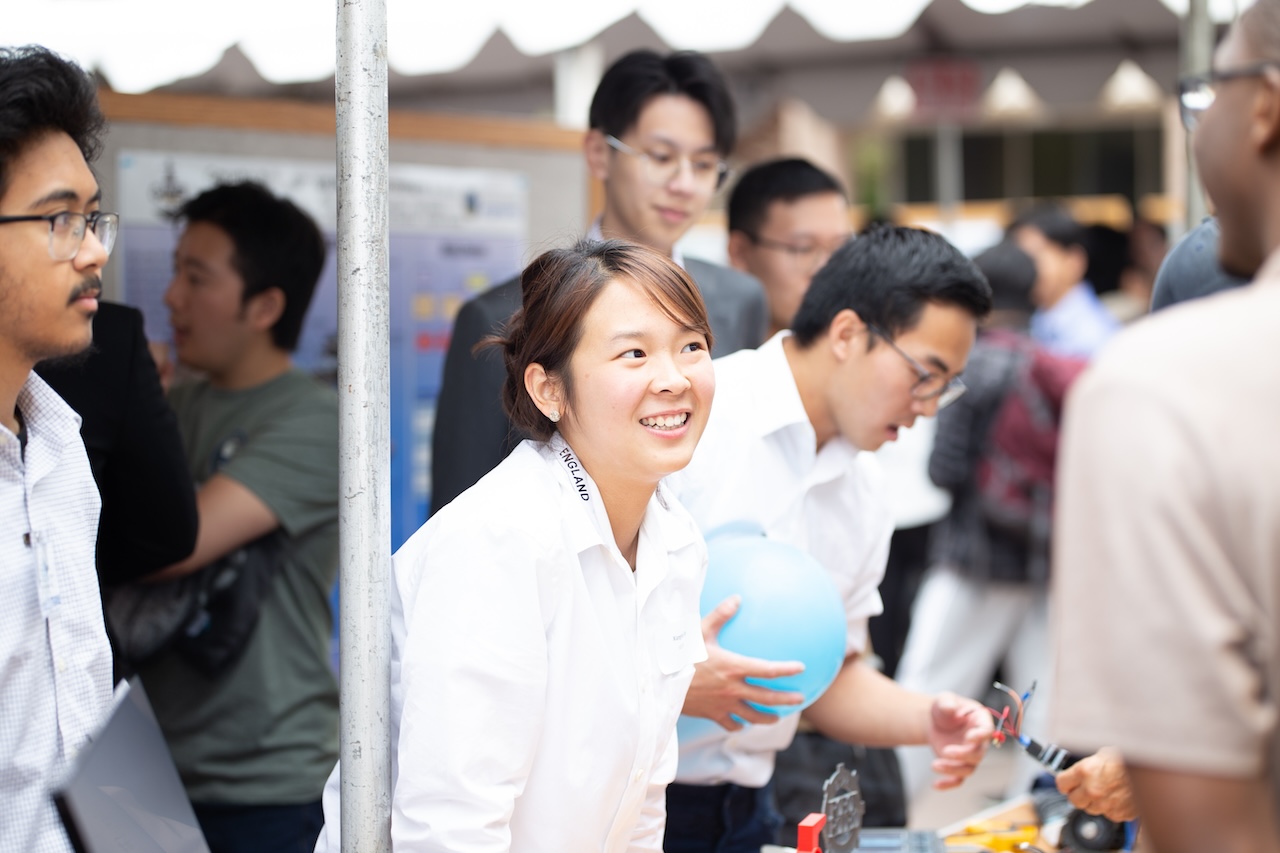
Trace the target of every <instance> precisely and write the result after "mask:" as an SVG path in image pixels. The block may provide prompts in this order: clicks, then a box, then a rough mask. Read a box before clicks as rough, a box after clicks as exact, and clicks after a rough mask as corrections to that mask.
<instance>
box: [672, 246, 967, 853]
mask: <svg viewBox="0 0 1280 853" xmlns="http://www.w3.org/2000/svg"><path fill="white" fill-rule="evenodd" d="M990 307H991V290H990V288H989V287H988V286H987V282H986V280H985V279H984V278H983V276H982V274H981V273H980V272H979V271H978V269H977V268H976V267H975V266H974V265H973V263H972V262H971V261H969V260H968V259H966V258H965V257H964V255H962V254H961V253H960V252H959V251H958V250H956V249H955V248H954V247H953V246H951V245H950V244H948V243H947V242H946V240H944V239H943V238H942V237H939V236H938V235H936V234H932V233H929V232H926V231H922V230H918V229H912V228H898V227H888V226H884V227H878V228H874V229H872V230H870V231H868V232H867V233H866V234H864V235H862V236H860V237H859V238H858V239H856V240H853V241H850V242H848V243H846V244H845V245H843V246H842V247H841V248H840V249H838V250H837V251H836V252H835V254H834V255H832V257H831V259H830V260H829V261H828V262H827V264H826V265H825V266H824V267H823V268H822V269H821V270H819V271H818V273H817V274H816V275H815V276H814V277H813V281H812V283H811V285H810V287H809V290H808V292H807V293H806V294H805V296H804V299H803V300H802V302H801V304H800V307H799V310H798V311H797V313H796V315H795V318H794V319H793V321H792V324H791V329H790V331H784V332H780V333H779V334H777V335H775V336H774V337H772V338H770V339H769V341H767V342H766V343H765V344H764V345H762V346H761V347H760V348H759V349H756V350H743V351H742V352H739V353H735V354H733V355H729V356H726V357H724V358H720V359H717V360H716V362H715V367H716V405H715V408H714V409H713V411H712V413H711V420H710V422H709V423H708V424H707V429H706V432H705V433H704V434H703V437H702V440H701V441H700V442H699V444H698V449H697V450H696V451H695V453H694V457H693V461H692V462H691V463H690V464H689V466H688V468H686V469H685V470H684V471H680V472H677V473H676V474H674V475H672V477H671V478H669V482H670V484H671V486H672V488H673V490H674V491H675V493H676V494H677V495H678V496H679V498H680V500H681V502H682V503H683V504H684V505H685V507H686V508H688V510H689V511H690V513H692V515H693V517H694V519H695V520H696V521H697V522H698V524H699V526H700V527H701V528H702V529H703V530H704V531H713V530H715V529H717V528H719V527H723V526H725V525H729V524H734V523H748V524H752V525H755V526H758V527H759V528H761V529H763V530H764V531H765V533H766V535H767V536H769V537H770V538H773V539H778V540H781V541H784V542H787V543H789V544H792V545H795V546H797V547H799V548H801V549H803V550H805V551H806V552H808V553H809V554H810V555H812V556H813V557H814V558H815V559H816V560H817V561H818V562H819V563H821V564H822V565H823V566H824V567H825V568H826V569H827V570H828V572H829V573H830V575H831V577H832V579H833V580H834V581H835V585H836V587H837V589H838V590H839V591H840V595H841V603H842V606H843V607H844V610H845V616H846V620H847V622H848V632H847V640H846V644H845V655H846V659H845V663H844V666H843V667H842V669H841V671H840V674H839V675H838V676H837V677H836V680H835V682H834V683H833V684H832V685H831V687H830V688H829V689H828V690H827V692H826V693H825V694H824V695H823V696H822V697H821V698H819V699H818V700H817V701H816V702H815V703H814V704H813V705H811V706H810V707H809V708H807V709H806V710H805V711H804V713H803V715H804V717H805V718H806V719H807V720H808V721H809V722H810V723H812V724H813V726H814V728H816V729H817V730H818V731H819V732H820V733H822V734H824V735H826V736H827V737H830V738H833V739H835V740H839V741H842V742H844V743H852V744H863V745H868V746H893V745H898V744H928V745H930V746H932V747H933V749H934V752H935V754H936V756H937V758H936V760H935V761H934V762H933V769H934V770H935V771H936V772H937V773H938V774H939V778H938V780H937V782H936V783H935V784H936V785H937V786H938V787H951V786H954V785H958V784H960V783H961V782H962V781H963V780H964V779H965V778H966V777H967V776H968V775H969V774H970V773H971V772H972V771H973V768H974V766H975V765H976V764H977V762H978V761H979V759H980V758H981V757H982V754H983V752H984V749H985V744H986V741H987V739H988V738H989V737H990V734H991V731H992V723H991V715H990V713H989V712H988V711H987V710H986V709H984V708H983V707H982V706H981V705H980V704H978V703H977V702H974V701H972V700H969V699H963V698H960V697H958V696H954V695H951V694H940V695H937V696H929V695H925V694H920V693H912V692H909V691H906V690H903V689H902V688H900V687H899V686H898V685H896V684H895V683H894V682H893V681H891V680H889V679H888V678H886V677H885V676H884V675H882V674H881V673H879V672H878V671H876V670H875V669H873V668H871V667H870V666H867V665H866V664H865V663H863V662H862V660H861V658H862V655H863V653H864V652H865V651H866V638H867V620H868V619H869V618H870V617H871V616H874V615H875V614H877V613H879V612H880V597H879V595H878V593H877V588H878V586H879V584H880V580H881V577H882V576H883V574H884V567H885V561H886V559H887V557H888V550H889V539H890V536H891V535H892V533H893V517H892V514H891V510H890V508H889V506H888V495H887V491H886V484H885V481H884V477H883V475H882V472H881V470H880V468H879V466H878V462H877V459H876V457H875V455H874V453H873V452H872V451H875V450H876V449H877V448H879V447H880V446H881V445H883V444H884V443H885V442H887V441H893V440H894V439H895V438H896V437H897V435H898V432H899V430H901V429H903V428H906V427H909V426H910V425H911V424H912V423H913V422H914V421H915V420H916V418H917V417H921V416H924V417H931V416H933V415H934V414H935V413H936V412H937V411H938V409H939V408H941V407H943V406H946V405H948V404H949V403H951V402H952V401H954V400H955V399H957V398H958V397H959V396H960V394H962V393H963V391H964V385H963V383H961V381H960V378H959V374H960V372H961V371H962V370H963V369H964V366H965V363H966V361H967V359H968V355H969V350H970V348H971V347H972V346H973V342H974V338H975V336H976V333H977V324H978V320H979V319H980V318H981V317H983V316H985V315H986V313H987V312H988V311H989V310H990ZM744 606H745V605H744ZM736 607H737V603H736V602H734V601H733V599H730V600H729V601H727V602H725V603H723V604H721V605H720V606H719V607H718V608H716V609H715V610H714V611H712V613H711V614H710V615H709V616H708V617H707V619H706V620H705V621H704V639H705V640H706V643H707V646H708V649H707V653H708V660H707V662H706V663H703V664H699V665H698V667H697V670H696V673H695V676H694V680H693V684H692V686H691V687H690V690H689V695H688V697H687V698H686V700H685V705H684V712H685V713H686V714H690V715H693V716H700V717H706V718H709V719H712V720H715V721H716V722H717V723H719V726H706V727H696V728H695V729H693V731H692V732H689V733H687V735H686V736H682V738H681V741H680V764H679V770H678V771H677V774H676V784H674V785H672V786H670V787H669V788H668V790H667V835H666V842H665V843H664V849H665V850H666V851H667V853H710V851H715V853H745V851H756V850H759V849H760V846H761V845H762V844H770V843H775V836H774V833H775V831H776V829H777V828H778V826H779V824H780V822H781V821H780V819H779V817H778V815H777V814H776V812H775V810H774V807H773V803H772V794H771V790H770V780H771V777H772V775H773V769H774V757H775V755H776V754H777V753H778V752H779V751H781V750H783V749H785V748H786V747H787V745H788V744H789V743H790V742H791V739H792V737H793V735H794V734H795V731H796V728H797V725H798V719H797V716H796V715H787V716H784V717H781V718H778V717H775V716H773V715H770V714H765V713H763V712H761V711H759V710H757V709H756V708H755V707H754V706H752V705H750V704H747V703H748V702H753V703H759V704H762V705H794V704H798V703H799V702H800V701H801V699H802V697H801V696H800V695H799V694H794V693H780V692H777V691H773V690H769V689H767V688H765V687H759V686H755V685H747V687H748V688H749V689H748V690H747V691H744V692H742V693H738V692H731V688H732V690H733V691H736V690H737V687H738V684H737V682H736V679H734V678H732V677H731V676H730V675H727V674H726V673H727V672H728V670H727V668H726V661H729V662H732V661H733V660H734V659H737V656H736V655H733V654H732V653H731V652H729V651H727V650H725V649H721V648H719V646H718V644H717V643H716V636H717V634H718V631H719V627H720V626H721V625H723V624H724V623H725V622H726V621H727V620H728V619H729V618H730V617H731V616H732V615H733V613H734V612H735V611H736ZM739 660H744V659H739ZM745 660H749V659H745ZM776 663H777V665H778V666H779V668H780V669H784V668H785V670H786V673H793V672H796V671H798V666H797V665H795V664H794V663H788V662H776ZM743 722H746V723H751V724H752V725H751V726H750V727H747V728H744V727H743V725H742V723H743Z"/></svg>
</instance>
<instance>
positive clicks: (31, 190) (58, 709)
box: [0, 48, 117, 853]
mask: <svg viewBox="0 0 1280 853" xmlns="http://www.w3.org/2000/svg"><path fill="white" fill-rule="evenodd" d="M102 126H103V119H102V115H101V113H100V112H99V111H98V105H97V95H96V91H95V88H94V85H93V82H92V80H91V79H90V78H89V77H88V76H87V75H86V74H85V73H84V72H83V71H81V70H80V69H79V68H77V67H76V66H74V65H72V64H71V63H69V62H66V61H65V60H63V59H61V58H59V57H57V56H56V55H54V54H52V53H50V52H48V51H46V50H44V49H43V48H18V49H8V48H4V49H0V530H2V531H3V535H0V569H2V570H0V671H3V673H4V675H3V677H2V678H0V708H2V709H3V712H0V803H3V804H4V805H3V808H2V809H0V811H2V812H3V816H2V817H0V850H22V851H35V852H36V853H52V851H58V853H62V851H68V853H69V851H70V850H71V845H70V842H69V841H68V839H67V836H66V833H65V832H64V830H63V829H62V825H61V823H60V822H59V820H58V816H57V813H56V811H55V810H54V806H53V801H52V799H51V798H50V790H51V787H52V786H53V785H55V784H57V782H58V780H59V779H60V778H61V777H62V776H64V775H65V774H66V773H67V771H68V770H69V769H70V767H71V764H72V762H73V761H74V759H75V757H76V754H77V752H78V751H79V750H80V749H81V748H82V747H84V746H85V744H87V743H88V742H89V739H90V737H91V736H92V735H93V733H94V732H95V731H96V730H97V727H98V726H99V725H100V723H101V722H102V719H103V717H104V715H105V713H106V711H107V707H108V703H109V701H110V698H111V648H110V646H109V645H108V643H107V635H106V631H105V629H104V628H103V621H102V603H101V600H100V598H99V593H98V580H97V574H96V572H95V569H94V537H95V533H96V531H97V528H98V512H99V507H100V503H99V499H98V492H97V489H96V488H94V485H93V476H92V473H91V472H90V469H89V461H88V458H87V457H86V455H85V450H84V444H83V442H82V441H81V439H80V431H79V427H80V419H79V418H78V417H77V416H76V414H75V412H73V411H72V410H71V408H70V407H69V406H67V404H66V403H64V402H63V401H62V399H61V398H60V397H58V396H57V395H56V394H55V393H53V391H52V390H51V389H50V388H49V386H48V385H46V384H45V383H44V381H43V380H41V379H40V378H39V377H38V376H37V375H35V374H34V373H33V372H32V367H34V366H35V364H36V362H38V361H41V360H42V359H46V358H52V357H56V356H64V355H70V354H73V353H77V352H80V351H82V350H84V349H85V348H86V347H88V346H89V342H90V340H91V336H92V320H93V315H94V312H95V311H96V310H97V307H98V302H97V299H98V294H99V293H100V292H101V287H102V285H101V278H100V276H101V273H102V268H103V265H105V264H106V262H107V255H108V253H109V252H110V251H111V245H112V242H113V240H114V237H115V232H116V224H117V219H116V216H115V214H110V213H104V212H102V211H100V210H99V209H98V208H99V203H100V198H101V194H100V192H99V190H98V182H97V180H96V179H95V178H94V176H93V172H92V171H91V170H90V169H89V161H90V160H92V159H93V157H94V156H95V155H96V154H97V152H98V150H99V145H100V139H99V135H100V133H101V130H102Z"/></svg>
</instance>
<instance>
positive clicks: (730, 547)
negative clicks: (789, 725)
mask: <svg viewBox="0 0 1280 853" xmlns="http://www.w3.org/2000/svg"><path fill="white" fill-rule="evenodd" d="M707 552H708V557H709V563H708V565H707V581H706V584H705V585H704V586H703V587H702V598H701V599H700V602H699V604H700V609H701V611H702V615H703V616H706V615H707V614H708V613H710V612H711V611H712V610H713V609H715V607H716V605H718V604H719V603H720V602H722V601H724V600H725V599H726V598H728V597H729V596H731V595H734V594H735V593H736V594H737V595H740V596H742V603H741V604H740V605H739V607H738V612H737V614H735V615H734V617H733V618H732V619H730V620H729V622H728V624H726V625H725V626H724V628H723V629H722V630H721V631H720V645H721V646H722V647H724V648H726V649H728V650H729V651H731V652H736V653H738V654H740V655H747V656H750V657H755V658H764V659H766V660H774V661H789V660H796V661H800V662H801V663H803V664H804V672H801V673H800V674H798V675H789V676H783V677H781V678H771V679H749V680H750V681H752V682H753V683H757V684H760V685H762V686H765V687H770V688H772V689H774V690H788V691H795V692H798V693H801V694H803V695H804V703H803V704H800V705H779V706H769V707H765V706H756V707H758V708H759V709H760V710H762V711H767V712H769V713H772V714H778V715H783V714H792V713H795V712H796V711H800V710H803V709H804V708H807V707H809V706H810V705H811V704H813V702H814V701H815V700H817V698H818V697H819V696H821V695H822V694H823V692H824V691H825V690H826V689H827V688H828V687H830V686H831V682H832V681H834V680H835V677H836V675H837V674H838V673H839V672H840V667H841V666H842V665H843V664H844V657H845V635H846V633H847V630H848V629H847V624H846V622H845V613H844V606H843V604H842V603H841V600H840V593H839V591H838V590H837V589H836V585H835V582H834V581H832V580H831V576H830V575H829V574H828V573H827V570H826V569H824V568H823V567H822V565H821V564H820V563H819V562H818V561H817V560H815V559H814V558H813V557H811V556H809V555H808V554H806V553H805V552H804V551H801V550H800V549H799V548H796V547H795V546H793V545H788V544H786V543H784V542H777V541H774V540H771V539H766V538H765V537H764V535H763V533H762V531H761V530H760V528H758V527H756V526H754V525H744V524H737V525H733V526H732V527H724V528H720V529H718V530H715V531H712V532H711V533H710V534H709V535H708V537H707Z"/></svg>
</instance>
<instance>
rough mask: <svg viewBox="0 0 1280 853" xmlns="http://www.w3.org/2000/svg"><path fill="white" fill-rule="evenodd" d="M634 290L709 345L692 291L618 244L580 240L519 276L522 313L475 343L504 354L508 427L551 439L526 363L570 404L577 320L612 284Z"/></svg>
mask: <svg viewBox="0 0 1280 853" xmlns="http://www.w3.org/2000/svg"><path fill="white" fill-rule="evenodd" d="M618 280H625V281H630V282H634V283H635V284H637V285H639V286H640V287H641V288H642V289H643V290H644V291H645V293H646V294H648V295H649V297H650V298H651V299H652V300H653V302H654V304H655V305H657V306H658V308H659V309H661V310H662V313H663V314H665V315H666V316H668V317H670V318H671V319H672V320H673V321H674V322H676V323H679V324H680V325H681V326H684V327H685V328H688V329H690V330H692V331H695V332H698V333H699V334H701V335H703V336H704V337H706V339H707V348H708V349H710V347H711V343H712V341H711V325H710V323H709V321H708V320H707V308H706V306H705V305H704V304H703V302H702V295H701V294H700V293H699V292H698V287H697V285H695V284H694V283H693V280H692V279H691V278H689V275H688V273H686V272H685V271H684V270H682V269H681V268H680V267H679V266H678V265H677V264H676V263H675V262H674V261H672V260H671V259H670V258H668V257H667V256H665V255H663V254H660V253H658V252H655V251H654V250H652V249H650V248H648V247H645V246H640V245H637V244H635V243H628V242H626V241H623V240H605V241H595V240H582V241H579V242H578V243H577V244H576V245H574V246H573V247H571V248H568V249H552V250H551V251H549V252H545V253H544V254H542V255H540V256H539V257H538V258H537V259H536V260H534V262H533V263H531V264H529V266H528V267H526V268H525V271H524V272H523V273H522V274H521V276H520V289H521V291H522V292H523V294H524V302H523V306H522V307H521V308H520V309H519V310H518V311H516V313H515V314H514V315H513V316H512V317H511V320H510V321H509V322H508V323H507V325H506V327H505V328H504V329H503V331H502V333H501V334H498V335H491V336H489V337H487V338H485V339H484V340H482V341H481V342H480V343H479V344H477V345H476V349H477V350H479V349H481V348H483V347H489V346H500V347H502V353H503V360H504V361H505V363H506V367H507V378H506V381H505V382H504V383H503V385H502V408H503V409H504V410H505V411H506V413H507V417H508V418H510V419H511V423H512V425H513V426H514V427H515V428H516V429H517V430H522V431H523V432H525V433H526V434H528V435H531V436H533V437H534V438H536V439H538V440H539V441H546V440H547V439H549V438H551V436H552V434H553V433H554V432H555V425H554V424H552V423H551V422H550V421H548V420H547V417H546V416H545V415H544V414H543V413H542V412H541V410H539V409H538V407H537V406H536V405H535V404H534V402H533V398H532V397H530V396H529V392H528V390H527V389H526V388H525V384H524V372H525V369H526V368H527V367H528V366H529V365H530V364H540V365H542V368H543V370H545V371H546V372H547V375H549V376H552V377H554V378H556V379H557V380H558V381H559V382H560V384H561V387H562V388H563V389H564V394H565V397H566V400H567V402H569V403H570V404H571V403H572V402H573V378H572V376H571V375H570V373H569V360H570V359H571V358H572V357H573V352H574V350H575V349H577V347H578V342H579V341H580V340H581V339H582V321H583V318H585V317H586V316H587V312H588V311H589V310H591V306H592V305H593V304H594V303H595V301H596V299H597V298H598V297H599V296H600V294H601V293H602V292H603V291H604V289H605V287H606V286H608V285H609V284H610V283H611V282H614V281H618Z"/></svg>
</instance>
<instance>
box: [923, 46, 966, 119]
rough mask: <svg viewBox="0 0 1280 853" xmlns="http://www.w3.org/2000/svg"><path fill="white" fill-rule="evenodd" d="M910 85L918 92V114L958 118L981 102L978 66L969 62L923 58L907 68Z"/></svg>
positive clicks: (964, 60)
mask: <svg viewBox="0 0 1280 853" xmlns="http://www.w3.org/2000/svg"><path fill="white" fill-rule="evenodd" d="M906 76H907V82H908V83H910V84H911V88H912V89H914V90H915V92H916V112H917V113H920V114H923V115H928V116H933V115H956V114H958V113H965V112H968V111H969V110H970V109H971V108H972V107H974V106H975V105H976V104H977V103H978V98H979V95H980V91H979V90H980V78H979V74H978V65H977V63H975V62H971V61H970V60H967V59H950V58H948V59H922V60H919V61H917V62H913V63H911V64H910V65H909V66H907V75H906Z"/></svg>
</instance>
